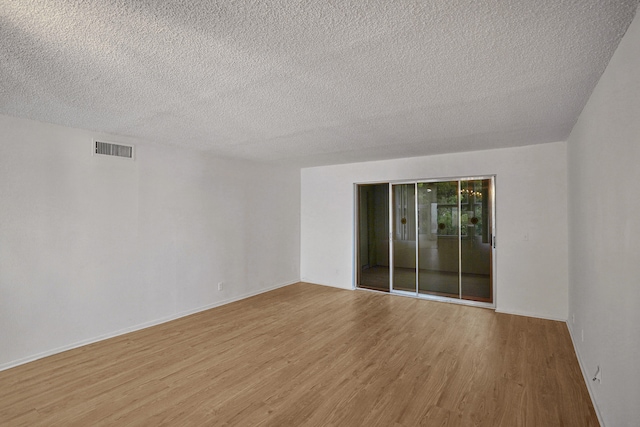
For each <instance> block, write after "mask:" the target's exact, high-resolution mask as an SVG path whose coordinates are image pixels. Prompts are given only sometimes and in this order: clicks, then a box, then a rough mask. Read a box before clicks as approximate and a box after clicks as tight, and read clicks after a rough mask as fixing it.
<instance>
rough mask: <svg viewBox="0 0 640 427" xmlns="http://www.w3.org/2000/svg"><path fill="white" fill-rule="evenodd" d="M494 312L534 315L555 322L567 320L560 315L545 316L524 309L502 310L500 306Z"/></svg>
mask: <svg viewBox="0 0 640 427" xmlns="http://www.w3.org/2000/svg"><path fill="white" fill-rule="evenodd" d="M496 313H503V314H513V315H515V316H525V317H535V318H536V319H544V320H554V321H556V322H565V323H566V321H567V319H566V318H561V317H553V316H546V315H542V314H537V313H529V312H526V311H517V310H503V309H501V308H496Z"/></svg>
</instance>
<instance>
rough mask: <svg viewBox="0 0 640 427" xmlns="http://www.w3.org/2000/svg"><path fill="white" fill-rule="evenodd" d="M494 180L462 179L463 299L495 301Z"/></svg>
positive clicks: (461, 243)
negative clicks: (493, 269)
mask: <svg viewBox="0 0 640 427" xmlns="http://www.w3.org/2000/svg"><path fill="white" fill-rule="evenodd" d="M491 189H492V185H491V179H475V180H462V181H460V194H461V197H460V208H461V209H460V210H461V212H462V214H461V216H460V224H461V231H462V233H461V234H462V238H461V241H460V253H461V255H462V263H461V265H462V274H461V275H460V280H461V298H462V299H466V300H472V301H482V302H488V303H491V302H493V286H492V280H491V266H492V260H491V256H492V248H491V233H492V222H493V221H492V217H491V213H492V209H493V207H492V206H491V200H492V197H491Z"/></svg>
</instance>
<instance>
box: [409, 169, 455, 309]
mask: <svg viewBox="0 0 640 427" xmlns="http://www.w3.org/2000/svg"><path fill="white" fill-rule="evenodd" d="M459 202H460V200H459V189H458V181H442V182H424V183H418V218H419V239H418V240H419V250H418V266H419V268H418V292H420V293H421V294H429V295H437V296H443V297H450V298H459V297H460V288H459V259H460V257H459V225H458V224H459V214H458V213H459V206H460V203H459Z"/></svg>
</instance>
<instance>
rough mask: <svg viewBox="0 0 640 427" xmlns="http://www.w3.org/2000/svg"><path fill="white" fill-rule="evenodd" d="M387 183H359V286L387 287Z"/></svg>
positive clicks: (386, 289) (380, 288) (375, 288)
mask: <svg viewBox="0 0 640 427" xmlns="http://www.w3.org/2000/svg"><path fill="white" fill-rule="evenodd" d="M389 283H390V279H389V184H368V185H359V186H358V282H357V285H358V287H361V288H367V289H374V290H378V291H386V292H388V291H389Z"/></svg>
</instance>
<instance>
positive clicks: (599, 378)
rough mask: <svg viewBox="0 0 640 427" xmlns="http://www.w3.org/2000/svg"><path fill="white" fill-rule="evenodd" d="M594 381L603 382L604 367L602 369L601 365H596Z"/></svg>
mask: <svg viewBox="0 0 640 427" xmlns="http://www.w3.org/2000/svg"><path fill="white" fill-rule="evenodd" d="M592 381H594V382H596V381H597V382H598V383H602V369H600V365H598V366H597V367H596V373H595V374H594V375H593V380H592Z"/></svg>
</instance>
